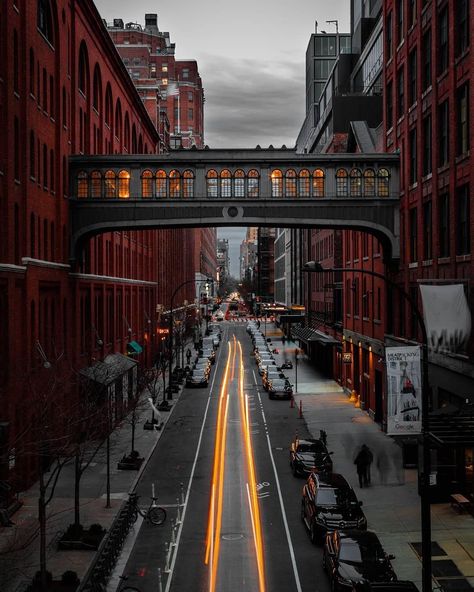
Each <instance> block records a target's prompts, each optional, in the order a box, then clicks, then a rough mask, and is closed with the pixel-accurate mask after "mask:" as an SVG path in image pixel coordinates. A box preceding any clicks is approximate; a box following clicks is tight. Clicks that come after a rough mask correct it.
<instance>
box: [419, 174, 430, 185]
mask: <svg viewBox="0 0 474 592" xmlns="http://www.w3.org/2000/svg"><path fill="white" fill-rule="evenodd" d="M432 177H433V173H428V174H427V175H425V176H424V177H421V181H422V183H425V182H426V181H429V180H430V179H431V178H432Z"/></svg>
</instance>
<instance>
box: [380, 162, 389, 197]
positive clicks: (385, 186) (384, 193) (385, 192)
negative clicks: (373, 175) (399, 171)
mask: <svg viewBox="0 0 474 592" xmlns="http://www.w3.org/2000/svg"><path fill="white" fill-rule="evenodd" d="M377 192H378V194H379V197H388V196H389V194H390V173H389V171H388V170H387V169H379V171H378V173H377Z"/></svg>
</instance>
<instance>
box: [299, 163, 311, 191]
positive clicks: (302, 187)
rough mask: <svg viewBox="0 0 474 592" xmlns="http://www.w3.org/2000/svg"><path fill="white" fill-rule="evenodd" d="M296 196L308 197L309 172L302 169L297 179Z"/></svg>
mask: <svg viewBox="0 0 474 592" xmlns="http://www.w3.org/2000/svg"><path fill="white" fill-rule="evenodd" d="M298 195H299V196H300V197H309V171H308V170H307V169H303V170H302V171H300V174H299V178H298Z"/></svg>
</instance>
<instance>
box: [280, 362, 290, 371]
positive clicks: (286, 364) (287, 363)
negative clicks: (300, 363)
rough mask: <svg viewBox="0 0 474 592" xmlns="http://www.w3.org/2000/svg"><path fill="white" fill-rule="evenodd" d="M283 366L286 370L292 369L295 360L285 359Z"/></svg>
mask: <svg viewBox="0 0 474 592" xmlns="http://www.w3.org/2000/svg"><path fill="white" fill-rule="evenodd" d="M281 368H284V369H285V370H290V369H291V368H293V362H292V361H291V360H285V361H284V362H283V364H282V365H281Z"/></svg>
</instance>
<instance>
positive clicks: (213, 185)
mask: <svg viewBox="0 0 474 592" xmlns="http://www.w3.org/2000/svg"><path fill="white" fill-rule="evenodd" d="M217 183H218V178H217V172H216V171H214V170H211V171H208V173H207V175H206V184H207V197H217V187H218V185H217Z"/></svg>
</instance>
